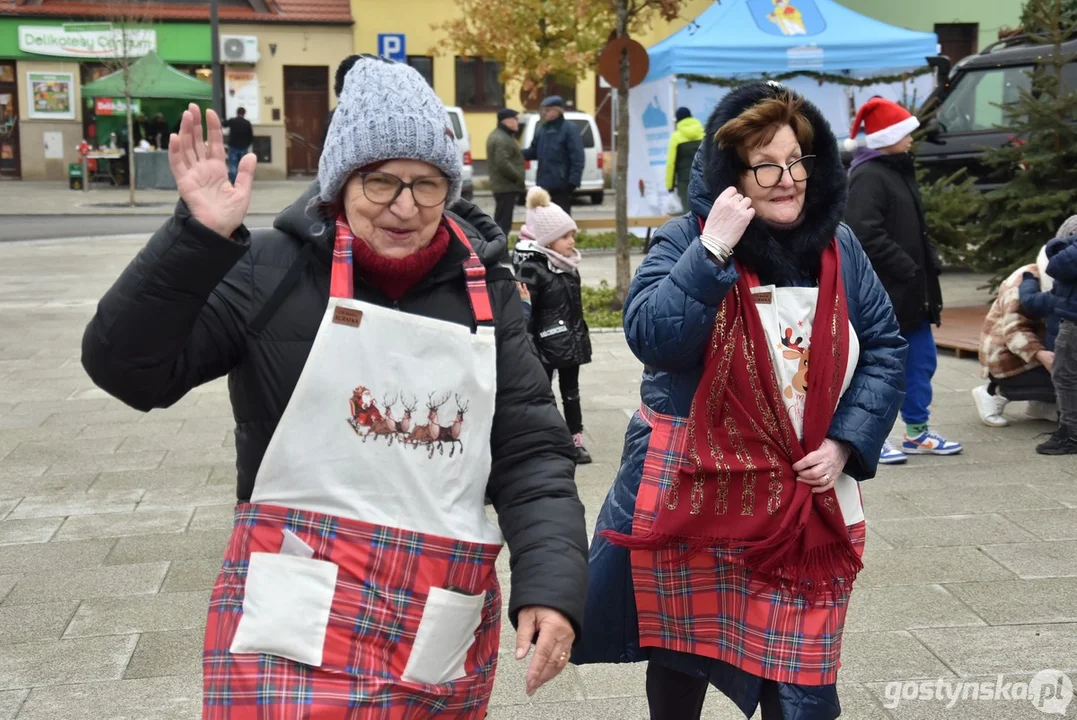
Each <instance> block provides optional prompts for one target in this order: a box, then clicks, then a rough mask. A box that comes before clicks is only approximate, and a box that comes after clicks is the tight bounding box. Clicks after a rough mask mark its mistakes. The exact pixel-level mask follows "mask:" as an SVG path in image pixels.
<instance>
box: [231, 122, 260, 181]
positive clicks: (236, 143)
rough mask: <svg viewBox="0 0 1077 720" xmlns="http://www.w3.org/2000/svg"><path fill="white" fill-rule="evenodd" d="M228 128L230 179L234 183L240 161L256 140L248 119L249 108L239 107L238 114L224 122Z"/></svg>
mask: <svg viewBox="0 0 1077 720" xmlns="http://www.w3.org/2000/svg"><path fill="white" fill-rule="evenodd" d="M224 126H225V127H226V128H228V180H229V181H230V182H231V183H232V184H233V185H234V184H235V182H236V173H238V172H239V161H240V160H242V159H243V156H244V155H246V154H247V152H248V151H249V150H250V149H251V144H252V143H253V142H254V128H253V127H252V126H251V121H250V120H248V119H247V109H246V108H237V109H236V116H235V117H234V118H231V119H229V120H228V122H226V123H225V124H224Z"/></svg>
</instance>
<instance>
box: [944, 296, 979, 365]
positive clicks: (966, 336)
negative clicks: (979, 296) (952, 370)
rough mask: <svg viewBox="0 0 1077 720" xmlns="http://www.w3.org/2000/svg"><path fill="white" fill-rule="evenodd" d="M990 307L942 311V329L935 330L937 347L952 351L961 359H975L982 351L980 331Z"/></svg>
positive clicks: (977, 306) (976, 306) (958, 308)
mask: <svg viewBox="0 0 1077 720" xmlns="http://www.w3.org/2000/svg"><path fill="white" fill-rule="evenodd" d="M988 310H989V306H987V305H975V306H973V307H957V308H947V309H945V310H943V311H942V327H938V328H935V329H934V332H935V347H937V348H939V349H940V350H952V351H953V353H954V355H955V356H956V357H957V358H958V359H960V358H964V357H971V358H975V357H976V356H977V355H978V354H979V350H980V331H981V330H982V329H983V324H984V318H985V317H986V316H987V311H988Z"/></svg>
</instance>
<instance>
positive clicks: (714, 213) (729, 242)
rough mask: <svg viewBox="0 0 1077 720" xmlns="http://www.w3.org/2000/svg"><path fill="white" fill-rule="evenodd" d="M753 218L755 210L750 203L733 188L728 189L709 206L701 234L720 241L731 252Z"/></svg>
mask: <svg viewBox="0 0 1077 720" xmlns="http://www.w3.org/2000/svg"><path fill="white" fill-rule="evenodd" d="M753 217H755V209H754V208H753V207H752V201H751V200H750V199H749V198H746V197H745V196H743V195H741V194H740V193H739V192H738V191H737V189H736V188H735V187H728V188H726V189H725V192H723V193H722V194H721V195H719V196H718V199H717V200H715V201H714V205H712V206H711V211H710V213H708V214H707V221H706V222H705V223H704V224H703V234H704V235H706V236H708V237H712V238H714V239H716V240H720V241H721V242H722V243H724V244H725V245H726V247H728V248H729V249H730V250H732V249H733V248H735V247H736V246H737V243H739V242H740V239H741V237H742V236H743V235H744V231H745V230H746V229H747V228H748V223H750V222H751V221H752V218H753Z"/></svg>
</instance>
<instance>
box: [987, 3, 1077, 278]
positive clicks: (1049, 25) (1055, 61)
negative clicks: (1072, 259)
mask: <svg viewBox="0 0 1077 720" xmlns="http://www.w3.org/2000/svg"><path fill="white" fill-rule="evenodd" d="M1071 5H1073V0H1028V3H1027V4H1026V5H1025V9H1024V12H1023V15H1022V18H1023V20H1024V22H1025V23H1026V24H1025V26H1024V28H1023V29H1024V31H1025V33H1026V34H1027V35H1028V36H1029V37H1030V41H1031V42H1035V43H1037V44H1044V45H1049V46H1051V47H1050V49H1049V50H1048V52H1045V53H1044V55H1043V56H1042V57H1041V58H1040V61H1039V64H1037V65H1036V67H1035V69H1034V70H1032V71H1031V72H1030V73H1029V75H1030V78H1031V83H1030V88H1029V89H1027V90H1026V89H1022V90H1020V95H1019V98H1018V99H1017V101H1016V102H1015V103H1013V104H1012V105H1007V106H1005V108H1004V110H1005V117H1006V126H1005V128H1004V129H1005V130H1006V131H1007V132H1008V133H1009V134H1010V136H1011V142H1010V143H1009V144H1008V145H1007V146H1005V147H1002V148H998V149H994V150H991V151H989V152H987V153H986V154H985V158H984V162H985V164H986V165H987V166H988V168H991V169H992V171H993V172H995V173H998V174H999V175H1000V176H1003V177H1005V176H1010V179H1009V180H1008V181H1007V182H1006V183H1005V184H1003V185H1001V186H999V187H998V188H996V189H994V190H992V191H991V192H989V193H987V194H986V195H985V197H984V204H983V209H982V213H981V226H982V228H983V230H984V233H985V237H984V242H983V243H982V244H981V245H980V247H979V248H978V249H977V252H976V257H975V259H976V261H977V264H979V265H981V266H983V267H985V268H987V269H989V270H992V271H994V272H996V273H997V275H996V281H997V280H1000V279H1001V278H1002V277H1005V275H1006V274H1007V273H1009V272H1010V271H1011V270H1013V269H1014V268H1016V267H1017V266H1019V265H1022V264H1025V263H1028V262H1032V261H1033V260H1034V258H1035V256H1036V253H1037V252H1038V251H1039V249H1040V247H1041V246H1043V244H1044V243H1045V242H1046V241H1047V240H1049V239H1051V238H1052V237H1054V233H1055V230H1057V229H1058V226H1059V225H1060V224H1061V223H1062V221H1063V220H1065V219H1066V218H1067V217H1069V216H1070V215H1072V214H1073V213H1074V212H1077V93H1073V92H1067V90H1066V87H1065V86H1064V84H1063V67H1064V66H1065V64H1066V63H1067V62H1068V61H1071V60H1073V58H1072V57H1070V56H1067V55H1066V54H1065V52H1064V51H1063V48H1062V44H1063V43H1064V42H1065V41H1066V40H1067V39H1069V38H1071V37H1073V36H1074V34H1075V33H1077V24H1074V23H1073V22H1069V21H1068V20H1067V18H1068V15H1067V13H1068V10H1067V8H1068V7H1069V6H1071Z"/></svg>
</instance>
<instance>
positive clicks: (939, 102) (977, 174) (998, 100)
mask: <svg viewBox="0 0 1077 720" xmlns="http://www.w3.org/2000/svg"><path fill="white" fill-rule="evenodd" d="M1053 52H1054V47H1053V46H1050V45H1035V44H1031V43H1030V41H1029V40H1028V38H1027V37H1025V36H1016V37H1013V38H1009V39H1006V40H1000V41H999V42H997V43H994V44H993V45H990V46H989V47H987V48H985V49H984V50H983V51H982V52H980V53H979V54H978V55H971V56H969V57H967V58H965V59H963V60H961V61H960V62H959V63H957V65H956V66H954V68H953V70H952V71H951V72H950V75H949V81H948V82H946V83H945V84H940V86H939V87H938V88H937V89H936V90H935V92H934V93H932V95H931V96H930V97H929V98H928V100H927V102H925V104H924V106H923V109H922V110H921V117H924V114H925V111H926V113H927V114H930V113H931V111H932V110H934V115H933V117H932V119H931V120H930V121H929V123H928V124H927V128H926V130H927V132H926V134H925V136H924V138H923V139H922V140H921V141H920V142H919V143H917V146H916V150H915V153H916V158H917V160H919V161H920V163H921V164H922V165H923V167H924V168H926V169H927V171H928V179H929V180H935V179H937V178H940V177H946V176H948V175H951V174H953V173H954V172H957V170H958V169H960V168H966V169H967V172H968V173H969V175H970V176H972V177H974V178H976V179H977V187H978V188H980V189H982V190H988V189H990V188H992V187H994V186H995V185H997V184H998V180H999V178H993V180H994V181H995V182H990V181H989V180H988V179H987V178H986V176H987V174H988V173H987V170H986V168H985V167H984V165H983V164H982V163H981V161H980V158H981V155H982V153H983V151H984V149H985V148H997V147H1002V146H1004V145H1005V144H1006V143H1008V142H1010V135H1009V133H1007V132H1005V131H1002V130H999V129H998V128H997V127H996V125H999V124H1001V123H1002V122H1003V115H1004V113H1005V110H1004V109H1003V108H1004V107H1005V106H1006V105H1009V104H1012V103H1014V102H1015V101H1016V100H1017V99H1018V94H1019V91H1020V90H1022V89H1028V87H1029V85H1030V80H1029V71H1030V70H1032V69H1033V68H1034V67H1035V65H1036V62H1037V61H1038V60H1041V59H1042V58H1043V57H1045V56H1049V55H1050V54H1052V53H1053ZM1062 52H1063V55H1064V56H1066V57H1068V58H1071V59H1070V62H1069V63H1068V64H1067V65H1066V66H1065V67H1064V68H1063V72H1062V82H1063V84H1064V85H1065V87H1066V89H1067V91H1068V92H1074V91H1077V62H1075V61H1074V59H1073V58H1074V57H1075V56H1077V39H1071V40H1069V41H1067V42H1066V43H1064V44H1063V45H1062ZM1000 106H1001V107H1000Z"/></svg>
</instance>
